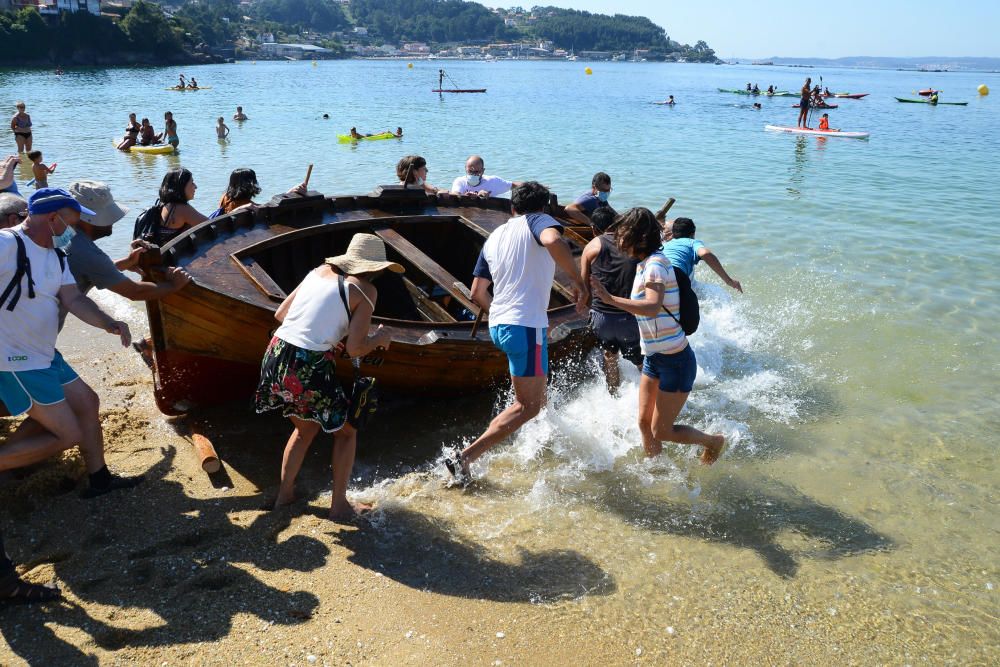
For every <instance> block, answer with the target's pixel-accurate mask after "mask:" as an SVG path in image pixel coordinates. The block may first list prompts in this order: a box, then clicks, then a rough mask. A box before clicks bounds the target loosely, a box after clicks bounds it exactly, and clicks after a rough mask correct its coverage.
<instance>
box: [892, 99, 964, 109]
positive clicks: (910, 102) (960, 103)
mask: <svg viewBox="0 0 1000 667" xmlns="http://www.w3.org/2000/svg"><path fill="white" fill-rule="evenodd" d="M896 100H897V101H899V102H907V103H909V104H931V105H937V104H950V105H952V106H955V107H964V106H966V105H967V104H968V102H931V101H930V100H908V99H906V98H905V97H897V98H896Z"/></svg>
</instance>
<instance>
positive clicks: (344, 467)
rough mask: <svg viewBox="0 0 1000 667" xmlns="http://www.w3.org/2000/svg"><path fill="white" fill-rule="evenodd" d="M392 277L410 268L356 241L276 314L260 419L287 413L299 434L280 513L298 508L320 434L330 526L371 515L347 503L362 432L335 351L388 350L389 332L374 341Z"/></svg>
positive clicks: (288, 455)
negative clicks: (383, 283)
mask: <svg viewBox="0 0 1000 667" xmlns="http://www.w3.org/2000/svg"><path fill="white" fill-rule="evenodd" d="M386 270H388V271H392V272H394V273H402V272H403V267H402V266H400V265H399V264H397V263H395V262H390V261H388V260H387V259H386V256H385V244H383V243H382V239H380V238H379V237H377V236H375V235H374V234H362V233H358V234H355V235H354V236H353V237H351V243H350V245H349V246H348V247H347V252H345V253H344V254H343V255H338V256H336V257H327V258H326V261H325V262H323V264H321V265H320V266H318V267H317V268H315V269H313V270H312V271H310V272H309V274H308V275H307V276H306V277H305V279H304V280H303V281H302V282H301V283H300V284H299V286H298V287H296V288H295V291H293V292H292V293H291V294H289V295H288V297H287V298H286V299H285V300H284V301H283V302H282V304H281V305H280V306H278V310H277V312H275V314H274V317H275V319H277V320H278V321H279V322H281V326H279V327H278V329H277V331H275V332H274V337H273V338H271V343H270V344H269V345H268V346H267V351H266V352H265V353H264V360H263V362H261V367H260V384H259V385H258V386H257V394H256V397H255V404H256V408H257V412H258V413H262V412H267V411H269V410H279V409H280V410H281V412H282V414H283V415H284V416H285V417H288V419H289V420H290V421H291V422H292V426H294V427H295V430H293V431H292V435H291V437H290V438H289V439H288V443H287V444H286V445H285V453H284V456H283V457H282V460H281V486H280V487H279V488H278V496H277V498H276V499H275V501H274V507H275V509H277V508H279V507H282V506H284V505H290V504H291V503H293V502H295V477H296V476H297V475H298V474H299V469H300V468H301V467H302V461H303V460H304V459H305V456H306V452H307V451H309V446H310V445H311V444H312V441H313V439H314V438H315V437H316V435H318V434H319V431H320V429H322V430H323V431H324V432H326V433H333V502H332V504H331V506H330V518H331V519H335V520H340V519H348V518H350V517H352V516H354V515H356V514H357V513H359V512H361V511H363V510H365V509H367V508H366V507H365V506H363V505H358V504H354V503H351V502H350V501H349V500H348V499H347V485H348V482H349V481H350V479H351V468H352V467H353V466H354V452H355V450H356V448H357V438H358V431H357V429H356V428H355V427H354V424H352V423H351V422H350V421H349V419H348V408H349V407H350V406H349V405H348V399H347V396H346V395H345V394H344V389H343V387H341V385H340V381H339V380H338V379H337V374H336V370H335V365H336V361H335V359H336V355H334V354H333V352H332V350H333V348H334V347H335V346H336V345H337V343H339V342H340V341H341V340H342V339H343V338H344V336H347V342H346V343H345V345H346V349H347V354H348V355H350V356H351V357H363V356H364V355H366V354H368V353H369V352H371V351H372V350H374V349H377V348H388V347H389V343H390V336H389V332H387V331H385V330H383V329H382V325H379V327H378V329H376V330H375V332H374V333H372V334H369V333H368V330H369V328H370V327H371V320H372V315H373V314H374V312H375V301H376V300H377V299H378V290H376V289H375V286H374V285H373V284H372V280H374V279H375V278H376V277H377V276H378V275H379V274H380V273H382V272H383V271H386Z"/></svg>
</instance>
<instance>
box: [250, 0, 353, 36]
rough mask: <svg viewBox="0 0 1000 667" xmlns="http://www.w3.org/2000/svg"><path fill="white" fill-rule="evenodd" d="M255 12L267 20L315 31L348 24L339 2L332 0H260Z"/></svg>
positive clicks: (331, 30)
mask: <svg viewBox="0 0 1000 667" xmlns="http://www.w3.org/2000/svg"><path fill="white" fill-rule="evenodd" d="M256 13H257V16H259V17H260V18H263V19H266V20H269V21H276V22H278V23H284V24H286V25H295V26H301V27H303V28H308V29H309V30H315V31H316V32H333V31H334V30H343V29H345V28H347V27H349V26H350V23H349V22H348V20H347V17H346V16H345V15H344V10H343V9H341V7H340V4H339V3H336V2H333V1H332V0H261V2H260V3H258V4H257V8H256Z"/></svg>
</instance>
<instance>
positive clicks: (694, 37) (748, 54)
mask: <svg viewBox="0 0 1000 667" xmlns="http://www.w3.org/2000/svg"><path fill="white" fill-rule="evenodd" d="M479 1H480V2H483V4H486V5H487V6H490V7H515V6H521V7H524V8H525V9H528V8H530V7H531V6H533V5H534V4H536V3H529V2H521V3H519V2H516V1H515V0H511V1H510V2H507V3H505V2H497V1H496V0H486V1H485V2H484V1H483V0H479ZM537 4H538V5H541V6H550V5H552V6H556V7H567V8H570V9H580V10H586V11H590V12H595V13H600V14H614V13H619V14H630V15H638V16H646V17H648V18H649V19H650V20H652V21H653V22H654V23H656V24H657V25H659V26H661V27H663V28H665V29H666V31H667V34H668V35H669V36H670V38H671V39H673V40H675V41H678V42H681V43H685V44H692V45H693V44H694V43H695V42H697V41H698V40H699V39H702V40H705V41H706V42H708V45H709V46H710V47H712V48H713V49H715V52H716V55H717V56H719V57H720V58H730V57H733V56H736V57H738V58H764V57H768V56H779V57H803V58H804V57H816V58H840V57H846V56H896V57H917V56H931V55H933V56H986V57H1000V0H951V2H941V1H940V0H938V1H937V2H932V1H930V0H909V1H905V2H904V1H903V0H826V1H823V0H811V1H810V0H807V1H806V2H793V1H791V0H683V1H681V2H671V1H670V0H615V1H614V2H608V1H607V0H538V1H537ZM790 10H794V13H793V12H792V11H790Z"/></svg>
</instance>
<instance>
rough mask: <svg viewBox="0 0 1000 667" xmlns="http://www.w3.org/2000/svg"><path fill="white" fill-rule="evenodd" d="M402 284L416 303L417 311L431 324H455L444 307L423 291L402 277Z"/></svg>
mask: <svg viewBox="0 0 1000 667" xmlns="http://www.w3.org/2000/svg"><path fill="white" fill-rule="evenodd" d="M403 284H404V285H406V290H407V291H408V292H409V293H410V296H412V297H413V300H414V301H415V302H416V303H417V310H419V311H420V314H421V315H423V316H424V317H426V318H427V319H428V320H429V321H431V322H457V321H458V320H456V319H455V318H454V317H452V316H451V313H449V312H448V311H447V310H446V309H445V308H444V306H442V305H441V304H439V303H437V302H436V301H434V300H433V299H431V298H430V297H428V296H427V295H426V294H424V291H423V290H422V289H420V288H419V287H417V286H416V285H414V284H413V281H412V280H410V279H409V278H407V277H406V276H403Z"/></svg>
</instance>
